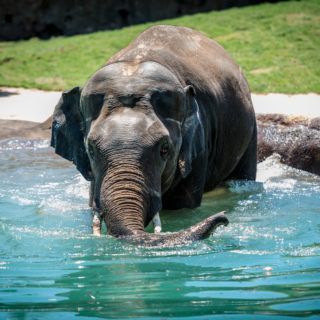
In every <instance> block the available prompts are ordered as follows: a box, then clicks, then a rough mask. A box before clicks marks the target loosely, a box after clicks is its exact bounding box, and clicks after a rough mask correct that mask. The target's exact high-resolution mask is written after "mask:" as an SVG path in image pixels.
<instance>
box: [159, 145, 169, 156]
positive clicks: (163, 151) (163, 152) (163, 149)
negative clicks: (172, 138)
mask: <svg viewBox="0 0 320 320" xmlns="http://www.w3.org/2000/svg"><path fill="white" fill-rule="evenodd" d="M168 152H169V143H168V142H165V143H164V144H163V145H162V146H161V149H160V155H161V157H163V158H164V157H165V156H166V155H167V154H168Z"/></svg>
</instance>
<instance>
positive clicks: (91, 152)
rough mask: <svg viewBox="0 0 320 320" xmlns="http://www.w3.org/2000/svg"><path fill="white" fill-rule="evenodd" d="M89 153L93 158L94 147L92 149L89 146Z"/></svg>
mask: <svg viewBox="0 0 320 320" xmlns="http://www.w3.org/2000/svg"><path fill="white" fill-rule="evenodd" d="M88 151H89V153H90V155H91V156H93V155H94V150H93V147H92V145H91V144H89V145H88Z"/></svg>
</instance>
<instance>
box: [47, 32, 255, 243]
mask: <svg viewBox="0 0 320 320" xmlns="http://www.w3.org/2000/svg"><path fill="white" fill-rule="evenodd" d="M52 146H54V147H55V149H56V152H57V153H58V154H60V155H61V156H63V157H65V158H66V159H68V160H72V161H73V162H74V164H75V165H76V166H77V168H78V170H79V171H80V172H81V173H82V175H83V176H84V177H85V178H86V179H87V180H90V181H91V191H90V205H91V206H92V207H93V208H94V209H95V210H97V211H98V212H100V214H101V216H102V218H103V219H104V221H105V222H106V225H107V228H108V231H109V233H110V234H111V235H113V236H116V237H127V238H130V239H133V242H139V243H140V242H144V241H145V242H146V243H155V242H160V243H165V242H166V241H168V242H173V243H175V242H178V241H183V239H192V240H193V239H200V238H203V237H204V236H205V235H207V234H208V232H209V230H210V229H211V228H212V227H215V226H217V225H219V224H226V223H227V218H226V217H225V216H224V215H223V214H220V215H218V216H217V217H216V218H215V219H211V220H210V219H209V218H208V219H207V220H206V221H204V222H203V223H202V225H201V226H198V227H196V226H194V227H191V228H189V229H187V230H185V231H182V232H180V233H176V234H174V235H170V237H169V236H167V237H165V236H163V235H155V234H146V233H145V231H144V228H145V226H147V225H148V223H149V222H150V221H151V220H152V219H153V217H154V216H155V215H156V213H157V212H158V211H159V210H160V209H161V208H166V209H179V208H194V207H197V206H199V205H200V203H201V199H202V194H203V192H205V191H209V190H211V189H213V188H214V187H215V186H216V185H217V184H219V183H220V182H222V181H224V180H226V179H230V178H235V179H255V175H256V163H257V158H256V154H257V136H256V121H255V115H254V111H253V107H252V102H251V97H250V92H249V87H248V84H247V81H246V79H245V76H244V75H243V73H242V71H241V69H240V68H239V67H238V66H237V64H236V63H235V62H234V61H233V60H232V58H231V57H230V56H229V55H228V54H227V52H226V51H225V50H224V49H223V48H222V47H221V46H219V45H218V44H217V43H216V42H214V41H213V40H211V39H209V38H207V37H206V36H205V35H203V34H202V33H199V32H197V31H194V30H192V29H188V28H184V27H173V26H155V27H151V28H149V29H147V30H146V31H144V32H143V33H142V34H141V35H140V36H138V37H137V38H136V39H135V40H134V41H133V42H132V43H131V44H130V45H129V46H128V47H126V48H124V49H123V50H121V51H120V52H118V53H117V54H116V55H114V56H113V57H111V58H110V59H109V60H108V61H107V63H106V64H105V66H104V67H102V68H101V69H100V70H98V71H97V72H96V73H95V74H93V75H92V76H91V77H90V79H89V80H88V81H87V83H86V85H85V86H84V88H83V89H80V88H79V87H76V88H74V89H72V90H70V91H66V92H64V93H63V94H62V97H61V99H60V102H59V103H58V105H57V106H56V109H55V112H54V117H53V126H52ZM166 239H167V240H166Z"/></svg>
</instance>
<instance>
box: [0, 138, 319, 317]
mask: <svg viewBox="0 0 320 320" xmlns="http://www.w3.org/2000/svg"><path fill="white" fill-rule="evenodd" d="M87 202H88V183H87V182H86V181H85V180H84V179H83V178H82V177H81V176H80V174H79V173H78V172H77V171H76V169H75V168H74V166H72V165H71V164H70V163H69V162H67V161H65V160H63V159H62V158H60V157H58V156H55V155H54V153H53V151H52V149H51V148H49V147H48V141H45V140H24V139H14V140H6V141H2V142H0V231H1V232H0V319H3V318H4V319H73V318H77V319H88V318H90V319H101V318H111V319H114V318H145V319H150V318H160V319H165V318H180V319H181V318H183V319H186V318H188V319H295V318H296V319H298V318H308V319H319V314H320V178H319V177H317V176H314V175H311V174H308V173H306V172H302V171H298V170H294V169H292V168H288V167H286V166H284V165H282V164H280V163H279V161H278V158H277V157H276V156H273V157H271V158H269V159H267V160H266V161H264V162H263V163H261V164H260V165H259V168H258V179H257V182H250V183H243V182H239V181H234V182H229V183H227V184H226V185H224V186H222V187H220V188H218V189H216V190H215V191H213V192H211V193H208V194H206V195H205V196H204V198H203V204H202V206H201V207H200V208H197V209H195V210H180V211H176V212H161V218H162V224H163V229H164V231H166V232H171V231H176V230H180V229H182V228H186V227H188V226H189V225H191V224H194V223H196V222H197V221H199V220H201V219H202V218H204V217H206V216H209V215H211V214H213V213H215V212H219V211H221V210H226V211H227V214H228V217H229V220H230V224H229V226H228V227H220V228H219V229H218V230H217V232H216V233H215V234H213V235H212V236H210V237H209V238H208V239H206V240H204V241H199V242H195V243H191V244H188V245H184V246H181V247H176V248H162V249H161V248H143V247H139V246H134V245H129V244H127V243H124V242H121V241H117V240H116V239H114V238H112V237H110V236H109V235H108V234H107V231H106V229H103V235H102V236H101V237H100V238H97V237H94V236H93V235H92V234H91V227H90V226H91V210H90V209H89V208H88V206H87ZM148 229H149V230H150V228H148Z"/></svg>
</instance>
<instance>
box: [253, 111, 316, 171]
mask: <svg viewBox="0 0 320 320" xmlns="http://www.w3.org/2000/svg"><path fill="white" fill-rule="evenodd" d="M257 124H258V161H259V162H261V161H263V160H265V159H266V158H267V157H269V156H270V155H272V154H273V153H277V154H279V156H280V161H281V162H282V163H285V164H287V165H289V166H291V167H294V168H297V169H301V170H305V171H308V172H311V173H315V174H317V175H320V117H317V118H312V119H310V118H305V117H301V116H287V115H281V114H265V115H257Z"/></svg>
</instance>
